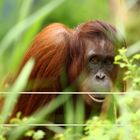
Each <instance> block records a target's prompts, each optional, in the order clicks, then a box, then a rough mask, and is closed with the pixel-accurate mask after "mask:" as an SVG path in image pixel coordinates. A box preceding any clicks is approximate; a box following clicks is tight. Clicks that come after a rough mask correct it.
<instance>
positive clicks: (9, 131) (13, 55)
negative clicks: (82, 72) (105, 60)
mask: <svg viewBox="0 0 140 140" xmlns="http://www.w3.org/2000/svg"><path fill="white" fill-rule="evenodd" d="M0 9H1V12H0V27H1V28H0V91H8V92H10V93H13V94H9V93H5V94H4V92H1V99H2V98H5V99H6V100H5V104H4V107H3V108H2V110H1V115H0V123H1V125H0V140H5V139H6V140H7V139H8V140H9V139H10V140H11V139H12V140H16V139H19V137H20V136H21V135H26V136H30V137H33V138H34V139H35V140H37V139H42V137H43V136H44V132H43V131H41V130H37V131H34V130H32V127H34V126H35V125H33V124H39V123H46V124H49V123H50V122H47V121H44V118H45V117H46V116H47V115H49V114H50V113H51V112H53V111H54V110H55V109H56V108H58V107H59V106H60V105H61V104H63V103H64V102H65V101H66V100H67V99H68V98H70V95H69V96H65V95H62V96H60V97H59V98H57V99H56V100H54V101H53V102H51V103H50V104H49V106H47V107H46V106H45V107H44V108H43V109H42V110H40V113H35V114H34V115H33V116H31V117H29V118H23V117H22V114H20V113H18V114H17V117H16V118H14V119H12V120H11V124H9V125H8V124H7V125H6V124H5V125H4V124H3V123H4V122H5V120H6V119H7V118H8V115H9V112H10V111H11V110H12V108H13V107H14V103H15V102H16V99H17V98H18V96H19V94H18V93H19V91H21V90H22V89H23V88H24V86H25V85H26V82H27V79H28V76H29V73H30V71H31V68H32V66H33V63H34V62H33V60H31V61H29V63H28V64H27V65H26V67H25V68H24V70H23V71H22V73H21V75H20V76H19V78H18V79H17V81H16V82H15V83H13V84H12V85H13V86H12V87H7V85H5V87H6V89H5V87H3V82H4V80H5V79H6V78H7V77H8V76H9V75H14V74H15V73H16V71H17V68H18V66H19V63H20V60H21V58H22V56H23V54H24V52H25V51H26V50H27V48H28V47H29V44H30V43H31V42H32V40H33V38H34V36H35V35H36V34H37V33H38V32H39V31H40V30H41V29H42V28H43V27H45V26H46V25H48V24H50V23H52V22H61V23H64V24H66V25H67V26H69V27H71V28H74V27H75V26H77V25H78V24H79V23H82V22H84V21H87V20H94V19H100V20H104V21H107V22H109V23H111V24H113V25H114V26H116V28H117V29H118V30H119V31H120V33H121V34H122V35H123V36H125V38H126V42H127V45H128V49H127V50H125V49H122V50H120V54H119V55H118V56H117V57H116V62H115V63H117V64H119V65H120V66H121V67H122V68H127V72H126V74H125V77H124V78H125V80H127V81H128V85H129V86H128V89H127V91H128V92H129V94H127V95H126V96H124V98H122V96H121V97H120V96H116V95H115V96H111V97H110V98H111V99H112V100H113V101H114V102H113V104H112V103H111V102H109V103H108V105H109V106H111V108H108V110H107V111H106V114H107V115H106V116H105V117H104V119H102V118H101V117H99V116H96V117H93V118H92V119H91V120H90V121H88V122H87V123H85V122H83V118H84V110H83V106H82V105H83V103H82V100H81V99H80V98H79V101H78V103H77V104H78V105H77V106H76V110H75V108H74V107H73V106H71V100H70V102H68V103H67V104H66V110H69V112H68V111H66V112H65V123H69V124H73V123H79V125H78V126H76V127H72V126H70V125H68V126H67V127H66V129H64V128H63V127H60V126H56V125H53V123H50V125H46V127H47V128H48V129H50V130H51V131H53V132H55V133H56V135H55V137H52V138H51V139H56V140H74V139H76V140H94V139H98V140H125V139H127V140H140V134H139V129H140V110H139V106H140V103H139V98H140V97H139V92H140V68H139V66H140V42H139V37H140V28H139V25H140V18H139V15H140V10H139V9H140V1H139V0H108V1H105V0H76V1H75V0H1V1H0ZM64 96H65V98H64ZM62 99H65V100H63V101H62ZM109 101H111V100H109ZM1 102H2V101H1ZM1 102H0V104H1ZM79 104H80V106H79ZM116 104H117V106H119V107H120V110H121V116H120V117H119V118H116V116H115V115H110V110H111V114H114V113H113V112H115V109H114V108H116ZM122 105H123V106H122ZM82 112H83V113H82ZM38 114H39V115H38ZM73 114H77V115H75V116H74V115H73ZM79 114H80V115H79ZM74 120H77V121H76V122H74ZM84 123H85V124H84ZM51 124H52V125H51ZM80 124H84V125H81V126H80ZM13 127H14V129H13ZM27 130H28V131H27ZM83 131H84V132H83Z"/></svg>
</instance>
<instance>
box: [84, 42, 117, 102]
mask: <svg viewBox="0 0 140 140" xmlns="http://www.w3.org/2000/svg"><path fill="white" fill-rule="evenodd" d="M86 44H88V45H87V46H86V47H87V50H86V55H85V63H86V70H85V72H84V73H86V75H88V76H86V77H87V78H86V79H85V80H84V81H83V83H82V87H83V88H82V91H86V92H88V91H90V92H95V93H96V92H98V94H94V95H93V94H92V96H94V97H95V98H98V99H99V100H103V99H104V97H105V96H104V94H102V93H101V92H109V91H111V90H112V87H113V79H112V77H111V75H112V72H113V70H114V67H115V66H114V64H113V61H114V50H113V46H112V44H111V43H107V42H106V41H105V40H104V39H102V40H100V42H99V43H98V44H97V43H96V41H95V42H92V41H89V40H88V41H87V42H86Z"/></svg>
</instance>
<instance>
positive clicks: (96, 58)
mask: <svg viewBox="0 0 140 140" xmlns="http://www.w3.org/2000/svg"><path fill="white" fill-rule="evenodd" d="M89 62H90V63H92V64H98V63H99V59H98V57H97V56H91V57H90V59H89Z"/></svg>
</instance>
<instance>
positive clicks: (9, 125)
mask: <svg viewBox="0 0 140 140" xmlns="http://www.w3.org/2000/svg"><path fill="white" fill-rule="evenodd" d="M129 125H132V124H113V126H117V127H123V126H129ZM137 125H139V123H138V124H137ZM0 126H4V127H17V126H48V127H56V126H75V127H78V126H80V127H83V126H84V127H85V126H94V125H93V124H0ZM100 126H107V124H100Z"/></svg>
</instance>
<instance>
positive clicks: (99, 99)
mask: <svg viewBox="0 0 140 140" xmlns="http://www.w3.org/2000/svg"><path fill="white" fill-rule="evenodd" d="M88 95H89V97H90V98H91V99H92V100H93V101H95V102H97V103H103V102H104V100H105V97H101V96H97V95H95V94H88Z"/></svg>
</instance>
